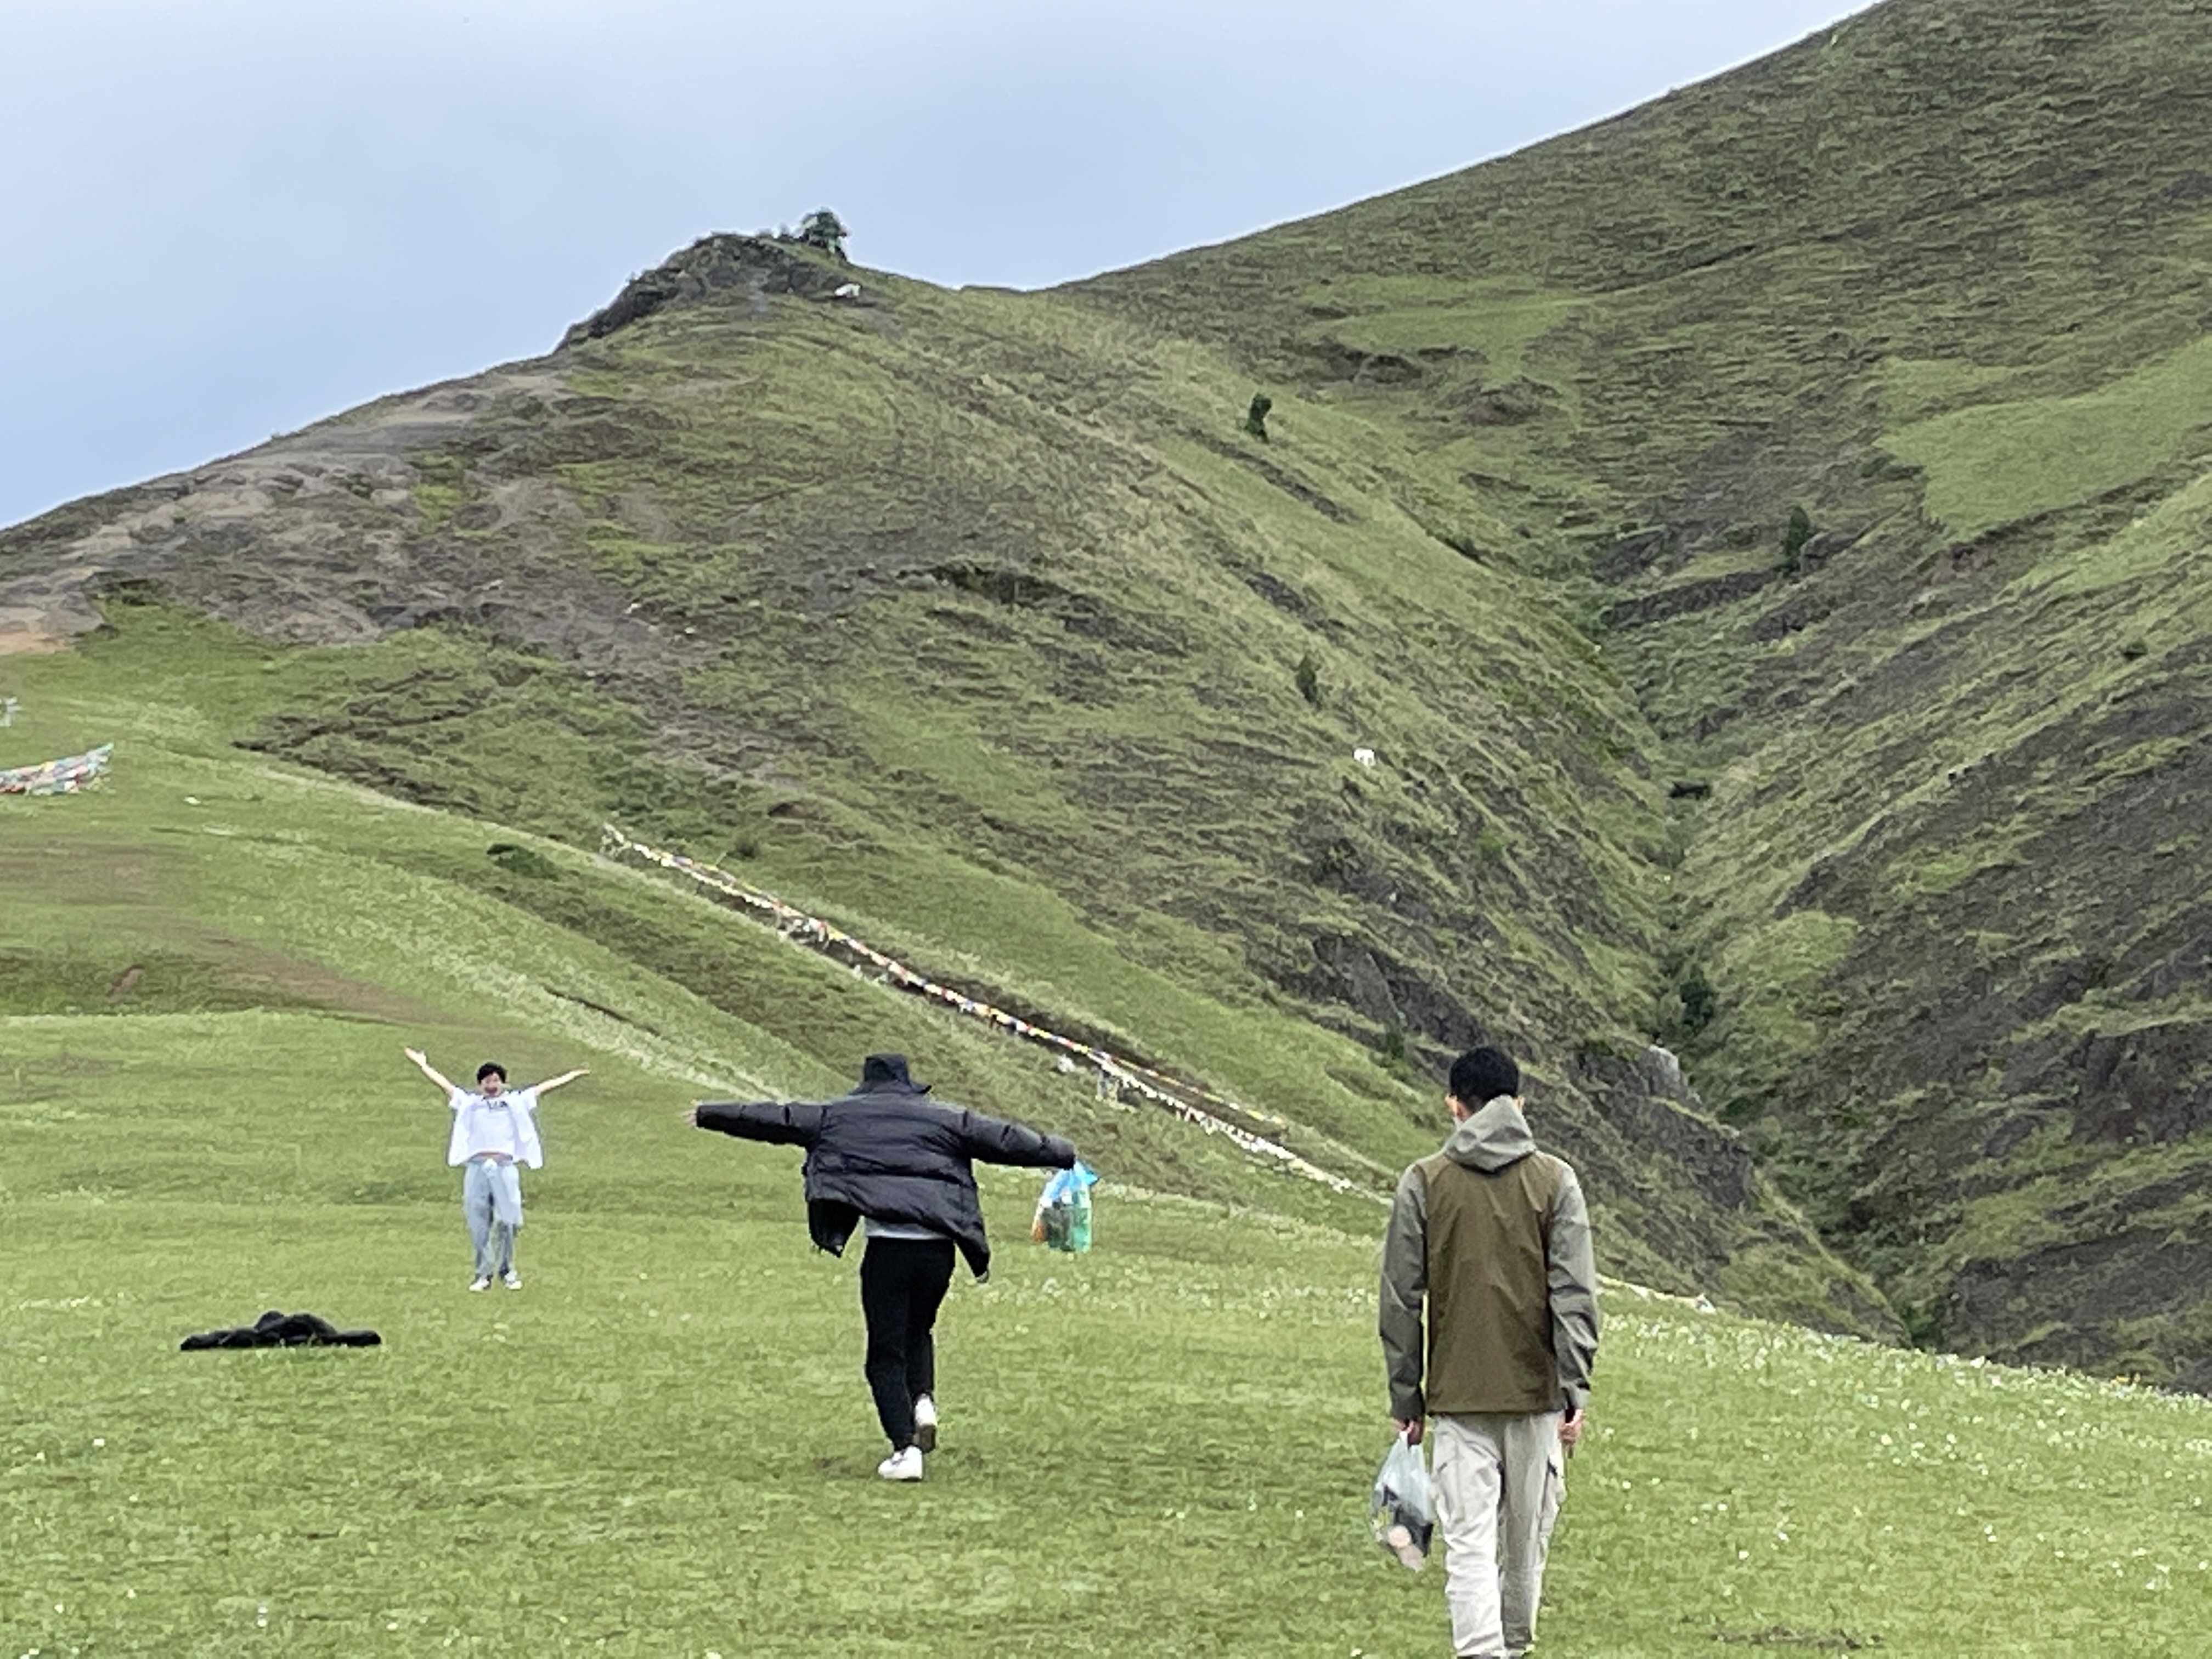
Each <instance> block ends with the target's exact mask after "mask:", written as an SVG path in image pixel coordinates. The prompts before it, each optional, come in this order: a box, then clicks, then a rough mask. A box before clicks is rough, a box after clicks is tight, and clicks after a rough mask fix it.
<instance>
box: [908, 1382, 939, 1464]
mask: <svg viewBox="0 0 2212 1659" xmlns="http://www.w3.org/2000/svg"><path fill="white" fill-rule="evenodd" d="M914 1446H915V1450H916V1451H926V1452H933V1451H935V1450H936V1449H937V1402H936V1401H934V1400H932V1399H931V1398H930V1397H929V1396H928V1395H926V1394H921V1395H915V1399H914Z"/></svg>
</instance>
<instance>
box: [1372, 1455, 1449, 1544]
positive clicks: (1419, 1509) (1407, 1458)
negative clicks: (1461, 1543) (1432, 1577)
mask: <svg viewBox="0 0 2212 1659" xmlns="http://www.w3.org/2000/svg"><path fill="white" fill-rule="evenodd" d="M1368 1513H1369V1519H1370V1521H1371V1522H1372V1523H1373V1525H1374V1528H1375V1541H1376V1543H1378V1544H1380V1545H1382V1547H1383V1548H1384V1549H1386V1550H1388V1551H1389V1552H1390V1553H1391V1554H1393V1555H1395V1556H1396V1557H1397V1558H1398V1559H1399V1560H1401V1562H1403V1563H1404V1564H1405V1565H1407V1567H1409V1568H1410V1569H1412V1570H1413V1571H1415V1572H1419V1571H1420V1570H1421V1569H1422V1567H1423V1566H1424V1565H1426V1564H1427V1562H1428V1559H1429V1543H1430V1541H1431V1539H1432V1538H1433V1537H1434V1536H1435V1534H1436V1529H1437V1504H1436V1498H1435V1494H1434V1493H1433V1492H1432V1491H1431V1488H1430V1486H1429V1462H1428V1459H1426V1458H1425V1457H1424V1456H1422V1455H1421V1449H1420V1448H1419V1446H1417V1445H1415V1444H1414V1443H1413V1442H1412V1441H1410V1440H1408V1439H1407V1437H1405V1436H1404V1435H1403V1434H1401V1435H1400V1436H1399V1437H1398V1438H1397V1441H1396V1443H1395V1444H1394V1445H1392V1446H1391V1448H1390V1455H1389V1456H1388V1457H1386V1458H1384V1459H1383V1472H1382V1473H1381V1474H1378V1475H1376V1477H1375V1495H1374V1498H1373V1499H1372V1501H1371V1502H1370V1504H1369V1505H1368Z"/></svg>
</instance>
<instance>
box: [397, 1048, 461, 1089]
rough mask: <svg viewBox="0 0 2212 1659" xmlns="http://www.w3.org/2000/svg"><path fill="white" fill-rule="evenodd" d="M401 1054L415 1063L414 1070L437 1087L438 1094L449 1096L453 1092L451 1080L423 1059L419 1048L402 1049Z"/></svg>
mask: <svg viewBox="0 0 2212 1659" xmlns="http://www.w3.org/2000/svg"><path fill="white" fill-rule="evenodd" d="M401 1052H402V1053H404V1054H405V1055H406V1056H407V1058H408V1059H410V1060H413V1061H414V1062H415V1069H416V1070H417V1071H419V1072H420V1073H422V1075H423V1076H424V1077H427V1078H428V1079H430V1081H431V1082H433V1083H435V1084H436V1085H438V1089H439V1092H441V1094H447V1095H450V1094H452V1093H453V1082H452V1080H451V1079H448V1078H447V1076H446V1075H445V1074H444V1073H441V1071H439V1070H438V1068H437V1067H436V1066H433V1065H431V1064H430V1062H429V1061H428V1060H426V1059H425V1058H423V1054H422V1050H421V1049H420V1048H407V1049H403V1050H402V1051H401Z"/></svg>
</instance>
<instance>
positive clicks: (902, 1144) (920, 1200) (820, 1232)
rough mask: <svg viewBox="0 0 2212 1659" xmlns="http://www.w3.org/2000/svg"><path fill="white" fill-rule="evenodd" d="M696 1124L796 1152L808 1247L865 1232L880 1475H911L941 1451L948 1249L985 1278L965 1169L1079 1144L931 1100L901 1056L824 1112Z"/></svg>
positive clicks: (1051, 1159) (695, 1113)
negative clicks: (940, 1340) (882, 1449)
mask: <svg viewBox="0 0 2212 1659" xmlns="http://www.w3.org/2000/svg"><path fill="white" fill-rule="evenodd" d="M687 1116H688V1118H689V1121H690V1122H691V1123H693V1124H695V1125H696V1127H699V1128H702V1129H715V1130H719V1131H720V1132H721V1133H723V1134H726V1135H735V1136H737V1137H738V1139H741V1140H764V1141H768V1142H769V1143H771V1144H774V1145H778V1146H804V1147H805V1149H806V1164H805V1178H806V1226H807V1231H808V1232H809V1233H811V1235H812V1237H813V1239H814V1244H815V1248H816V1249H823V1250H827V1251H829V1254H830V1255H843V1254H844V1253H845V1246H846V1244H847V1243H848V1241H849V1240H850V1239H851V1238H852V1237H853V1233H854V1230H855V1229H856V1228H858V1227H860V1226H862V1225H865V1226H866V1231H867V1237H868V1248H867V1252H866V1255H863V1256H862V1257H861V1259H860V1310H861V1313H862V1315H863V1316H864V1317H865V1318H866V1322H867V1328H868V1352H867V1360H866V1370H867V1376H868V1388H869V1389H870V1391H871V1392H872V1393H873V1395H875V1399H876V1415H877V1418H878V1419H879V1420H880V1421H881V1422H882V1424H883V1426H884V1434H885V1435H886V1436H888V1437H890V1443H891V1455H890V1456H889V1457H887V1458H885V1459H884V1461H883V1462H882V1463H881V1464H879V1465H878V1467H877V1469H876V1473H877V1474H880V1475H881V1476H883V1478H884V1480H921V1459H922V1454H923V1453H924V1452H927V1451H933V1450H934V1449H936V1445H937V1402H936V1389H937V1376H936V1372H937V1344H936V1338H935V1336H934V1334H933V1330H934V1327H935V1325H936V1322H937V1310H938V1307H939V1304H942V1303H943V1302H944V1300H945V1291H947V1290H948V1289H949V1288H950V1287H951V1283H952V1262H953V1252H954V1250H955V1249H957V1250H958V1251H959V1253H960V1255H962V1256H963V1257H964V1258H966V1260H967V1262H968V1267H969V1271H970V1272H971V1273H974V1274H975V1277H976V1278H977V1279H987V1278H988V1277H990V1273H991V1246H990V1243H989V1241H988V1240H987V1238H986V1237H984V1233H983V1206H982V1204H981V1201H980V1200H978V1198H977V1196H976V1193H975V1159H977V1158H981V1159H982V1160H983V1161H984V1162H985V1163H987V1164H1021V1165H1026V1166H1029V1167H1031V1168H1036V1169H1054V1170H1066V1169H1070V1168H1073V1165H1074V1164H1075V1148H1074V1147H1073V1146H1072V1145H1071V1144H1069V1143H1068V1142H1067V1141H1066V1140H1063V1139H1060V1136H1058V1135H1045V1134H1039V1133H1037V1132H1036V1130H1034V1129H1030V1128H1025V1127H1023V1126H1022V1125H1021V1124H1018V1123H1008V1122H1006V1121H1003V1120H1001V1119H999V1118H994V1117H986V1116H984V1115H982V1114H981V1112H971V1111H969V1110H968V1109H965V1108H964V1107H960V1106H951V1105H947V1104H945V1103H942V1102H939V1101H935V1100H933V1099H931V1098H930V1097H929V1085H927V1084H917V1083H915V1082H914V1081H913V1080H912V1079H910V1078H909V1077H908V1075H907V1064H906V1056H905V1055H903V1054H870V1055H869V1056H868V1058H867V1060H866V1063H864V1064H863V1065H862V1066H861V1067H860V1087H859V1088H857V1089H855V1090H854V1091H853V1092H852V1093H851V1094H848V1095H844V1096H842V1097H839V1098H838V1099H836V1100H832V1101H825V1102H821V1103H810V1102H804V1101H786V1102H777V1101H761V1102H757V1103H752V1104H749V1105H748V1104H735V1103H712V1102H707V1101H702V1102H700V1103H698V1104H696V1105H695V1106H694V1107H693V1108H692V1109H691V1110H690V1113H688V1114H687Z"/></svg>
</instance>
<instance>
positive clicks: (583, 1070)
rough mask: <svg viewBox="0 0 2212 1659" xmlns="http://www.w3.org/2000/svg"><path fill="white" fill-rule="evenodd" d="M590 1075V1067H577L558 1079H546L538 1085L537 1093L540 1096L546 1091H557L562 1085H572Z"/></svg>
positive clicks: (562, 1074)
mask: <svg viewBox="0 0 2212 1659" xmlns="http://www.w3.org/2000/svg"><path fill="white" fill-rule="evenodd" d="M591 1074H592V1070H591V1067H590V1066H578V1067H577V1068H576V1069H575V1070H574V1071H573V1072H563V1073H561V1075H560V1076H558V1077H549V1078H547V1079H545V1081H544V1082H543V1083H541V1084H539V1085H538V1093H539V1094H541V1095H542V1094H544V1092H545V1091H547V1090H548V1089H557V1088H559V1087H560V1086H561V1085H562V1084H564V1083H574V1081H575V1080H576V1079H578V1078H580V1077H589V1076H591Z"/></svg>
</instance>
